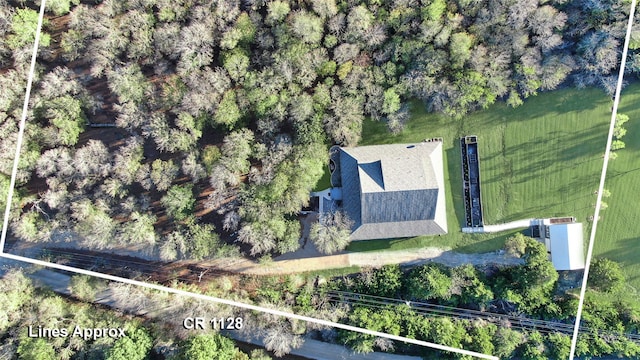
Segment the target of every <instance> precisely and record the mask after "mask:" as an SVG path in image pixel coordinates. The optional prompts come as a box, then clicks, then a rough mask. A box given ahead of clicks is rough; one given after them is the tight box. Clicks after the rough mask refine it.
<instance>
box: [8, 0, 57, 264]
mask: <svg viewBox="0 0 640 360" xmlns="http://www.w3.org/2000/svg"><path fill="white" fill-rule="evenodd" d="M45 3H46V0H42V3H41V4H40V15H39V16H38V27H37V28H36V38H35V42H34V43H33V53H32V54H31V65H30V67H29V77H28V79H27V90H26V92H25V96H24V104H23V106H22V117H21V118H20V124H19V125H18V141H17V143H16V155H15V157H14V158H13V169H12V170H11V180H10V182H9V192H8V194H7V206H6V207H5V209H4V220H3V223H2V235H1V236H0V254H2V253H4V244H5V241H6V239H7V228H8V227H9V215H10V213H11V203H12V202H13V189H14V188H15V186H16V177H17V174H18V163H19V162H20V149H22V140H23V138H24V128H25V124H26V122H27V110H28V108H29V100H30V98H31V85H32V84H33V76H34V74H35V69H36V58H37V56H38V46H39V45H40V34H41V33H42V22H43V20H44V7H45Z"/></svg>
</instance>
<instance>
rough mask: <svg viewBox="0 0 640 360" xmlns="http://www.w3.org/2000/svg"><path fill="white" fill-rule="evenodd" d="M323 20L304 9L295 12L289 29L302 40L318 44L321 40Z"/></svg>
mask: <svg viewBox="0 0 640 360" xmlns="http://www.w3.org/2000/svg"><path fill="white" fill-rule="evenodd" d="M322 25H323V21H322V19H321V18H319V17H317V16H315V15H313V14H310V13H308V12H306V11H301V12H297V13H295V15H294V17H293V22H292V24H291V30H292V31H293V33H294V34H296V35H297V36H298V37H299V38H300V39H301V40H302V41H303V42H305V43H308V44H318V43H319V42H320V40H322V33H323V27H322Z"/></svg>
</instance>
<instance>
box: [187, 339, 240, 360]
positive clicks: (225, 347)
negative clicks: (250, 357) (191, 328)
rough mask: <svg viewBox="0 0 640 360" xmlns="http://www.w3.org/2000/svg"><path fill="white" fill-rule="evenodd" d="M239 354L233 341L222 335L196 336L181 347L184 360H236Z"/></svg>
mask: <svg viewBox="0 0 640 360" xmlns="http://www.w3.org/2000/svg"><path fill="white" fill-rule="evenodd" d="M238 352H239V350H238V349H237V348H236V347H235V346H234V344H233V341H231V340H230V339H227V338H225V337H223V336H222V335H220V334H198V335H194V336H191V337H190V338H189V339H187V341H186V342H185V343H184V345H182V346H181V347H180V354H181V358H182V359H184V360H234V359H235V357H236V356H237V354H238Z"/></svg>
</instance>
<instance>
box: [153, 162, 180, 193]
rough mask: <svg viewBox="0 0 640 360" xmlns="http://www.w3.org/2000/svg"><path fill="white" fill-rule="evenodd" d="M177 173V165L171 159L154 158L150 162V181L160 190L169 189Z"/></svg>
mask: <svg viewBox="0 0 640 360" xmlns="http://www.w3.org/2000/svg"><path fill="white" fill-rule="evenodd" d="M177 175H178V166H177V165H175V164H174V163H173V160H167V161H163V160H161V159H155V160H153V162H152V163H151V174H150V177H151V181H153V183H154V185H155V186H156V188H157V189H158V190H160V191H164V190H167V189H169V187H170V186H171V183H172V182H173V180H174V179H175V178H176V176H177Z"/></svg>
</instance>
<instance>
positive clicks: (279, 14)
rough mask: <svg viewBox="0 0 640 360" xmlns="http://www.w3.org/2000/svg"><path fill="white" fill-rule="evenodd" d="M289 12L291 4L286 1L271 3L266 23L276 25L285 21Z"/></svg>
mask: <svg viewBox="0 0 640 360" xmlns="http://www.w3.org/2000/svg"><path fill="white" fill-rule="evenodd" d="M289 11H291V8H290V7H289V3H287V2H285V1H279V0H275V1H271V2H269V4H267V19H266V23H267V24H275V23H278V22H281V21H283V20H284V19H285V17H287V15H288V14H289Z"/></svg>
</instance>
